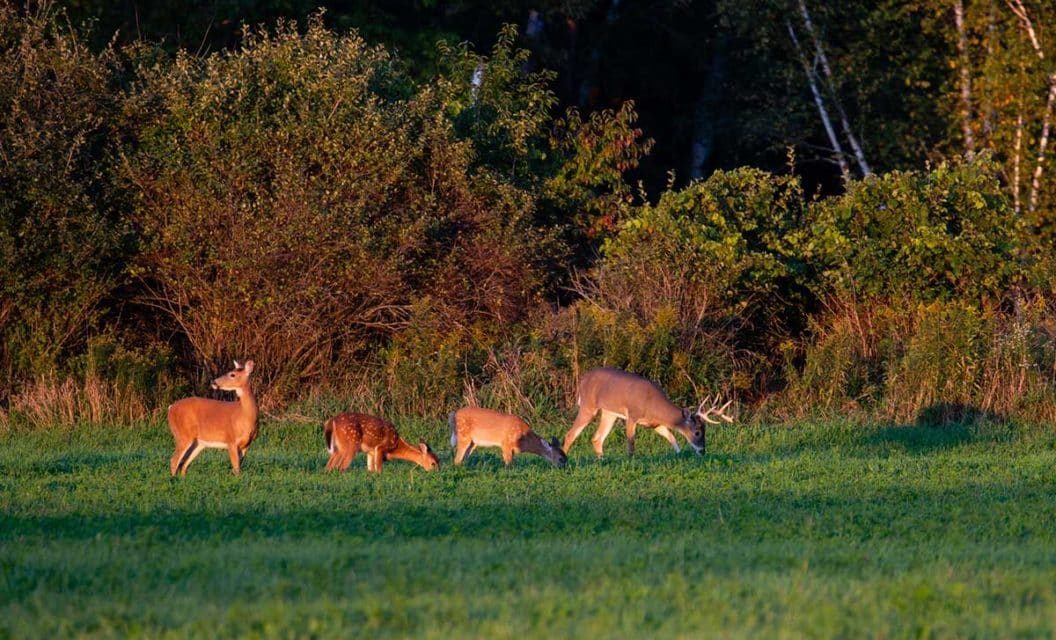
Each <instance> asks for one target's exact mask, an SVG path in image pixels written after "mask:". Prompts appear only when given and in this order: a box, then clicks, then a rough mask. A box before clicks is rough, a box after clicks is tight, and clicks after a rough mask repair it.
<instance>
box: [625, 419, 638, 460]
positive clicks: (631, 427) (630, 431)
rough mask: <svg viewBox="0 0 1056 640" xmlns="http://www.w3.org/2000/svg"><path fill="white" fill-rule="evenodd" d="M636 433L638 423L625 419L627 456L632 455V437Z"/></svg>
mask: <svg viewBox="0 0 1056 640" xmlns="http://www.w3.org/2000/svg"><path fill="white" fill-rule="evenodd" d="M637 431H638V423H637V422H635V421H634V420H631V419H630V418H627V455H628V456H633V455H634V436H635V434H636V433H637Z"/></svg>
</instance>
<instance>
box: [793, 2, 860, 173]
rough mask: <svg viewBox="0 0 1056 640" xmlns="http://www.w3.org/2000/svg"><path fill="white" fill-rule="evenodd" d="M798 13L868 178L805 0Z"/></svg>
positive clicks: (856, 141)
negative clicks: (812, 42)
mask: <svg viewBox="0 0 1056 640" xmlns="http://www.w3.org/2000/svg"><path fill="white" fill-rule="evenodd" d="M799 12H800V14H802V15H803V24H805V25H806V27H807V33H808V34H810V38H811V40H813V41H814V51H815V53H816V55H817V58H818V61H819V62H821V70H822V71H824V72H825V78H826V84H827V86H828V89H829V97H831V98H832V103H833V104H834V105H836V113H838V114H839V116H840V125H841V126H842V127H843V134H844V135H845V136H847V141H848V142H849V143H850V144H851V150H852V151H853V152H854V159H855V160H856V161H857V162H858V169H859V170H860V171H861V172H862V175H863V176H868V175H869V174H871V173H872V172H873V171H872V169H870V168H869V163H868V162H866V161H865V153H864V152H863V151H862V145H860V144H858V138H857V137H856V136H855V135H854V132H853V131H852V130H851V123H850V121H849V119H848V118H847V112H846V111H844V110H843V104H842V103H841V102H840V98H839V96H837V95H836V84H835V82H834V80H833V75H832V68H831V67H829V58H828V56H826V55H825V49H824V48H823V47H822V46H821V38H820V37H819V36H818V34H817V31H815V30H814V21H813V20H811V19H810V12H809V11H807V3H806V0H799Z"/></svg>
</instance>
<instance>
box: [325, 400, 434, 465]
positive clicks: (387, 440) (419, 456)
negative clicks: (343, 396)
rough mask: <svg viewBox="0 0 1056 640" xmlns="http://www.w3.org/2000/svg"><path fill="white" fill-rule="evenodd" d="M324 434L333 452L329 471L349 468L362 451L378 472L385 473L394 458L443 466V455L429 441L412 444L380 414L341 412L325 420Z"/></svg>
mask: <svg viewBox="0 0 1056 640" xmlns="http://www.w3.org/2000/svg"><path fill="white" fill-rule="evenodd" d="M323 436H324V438H325V439H326V450H327V451H329V452H330V460H329V461H328V462H327V463H326V470H327V471H335V470H337V471H345V470H346V469H348V466H349V465H350V464H352V459H353V458H355V457H356V455H357V454H358V453H359V452H360V451H362V452H363V453H366V454H367V471H372V472H374V473H381V467H382V465H383V464H384V463H385V461H386V460H393V459H395V460H407V461H410V462H413V463H415V464H417V465H418V466H420V467H421V468H423V469H425V470H426V471H433V470H434V469H437V468H438V467H439V466H440V459H439V458H437V457H436V454H435V453H433V450H432V449H430V448H429V445H427V444H426V443H424V442H420V443H419V444H418V446H417V447H415V446H414V445H411V444H409V443H408V442H407V441H406V440H404V439H403V438H401V437H400V435H399V434H398V433H397V432H396V427H395V426H394V425H393V424H392V423H391V422H389V421H388V420H385V419H384V418H379V417H377V416H372V415H368V414H365V413H354V412H345V413H339V414H338V415H336V416H334V417H333V418H330V419H329V420H327V421H326V422H325V423H324V424H323Z"/></svg>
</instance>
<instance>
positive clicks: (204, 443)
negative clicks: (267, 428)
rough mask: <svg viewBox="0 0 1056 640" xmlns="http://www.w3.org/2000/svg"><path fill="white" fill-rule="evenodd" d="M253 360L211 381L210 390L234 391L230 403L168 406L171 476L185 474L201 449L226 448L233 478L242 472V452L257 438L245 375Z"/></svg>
mask: <svg viewBox="0 0 1056 640" xmlns="http://www.w3.org/2000/svg"><path fill="white" fill-rule="evenodd" d="M251 373H253V361H252V360H247V361H246V364H245V365H240V364H238V361H237V360H235V368H234V369H232V370H231V371H228V372H227V373H225V374H224V375H222V376H220V377H219V378H217V379H216V380H213V383H212V385H211V386H212V388H213V389H223V390H224V391H234V392H235V395H236V396H237V399H236V400H235V401H234V402H225V401H223V400H210V399H208V398H184V399H183V400H177V401H176V402H173V403H172V404H171V405H169V413H168V417H169V429H170V430H172V437H173V439H175V440H176V452H175V453H173V454H172V461H171V463H170V465H169V467H170V470H171V471H172V475H174V476H175V475H176V474H177V473H179V474H180V475H183V476H185V475H187V467H188V466H190V464H191V463H192V462H194V459H195V458H197V457H198V454H199V453H201V452H202V451H203V450H205V449H227V452H228V454H229V455H230V456H231V470H232V471H233V472H234V473H235V474H236V475H237V474H238V473H239V471H241V469H242V458H243V457H244V456H245V455H246V449H248V448H249V445H250V444H252V443H253V439H254V438H256V437H257V400H256V398H254V397H253V391H252V390H251V389H250V388H249V374H251Z"/></svg>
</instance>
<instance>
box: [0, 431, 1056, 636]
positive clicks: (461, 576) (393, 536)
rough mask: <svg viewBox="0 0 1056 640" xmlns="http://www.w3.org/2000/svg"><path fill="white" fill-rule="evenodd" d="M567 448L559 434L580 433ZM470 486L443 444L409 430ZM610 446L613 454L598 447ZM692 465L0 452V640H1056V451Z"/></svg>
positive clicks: (791, 454)
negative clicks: (129, 639)
mask: <svg viewBox="0 0 1056 640" xmlns="http://www.w3.org/2000/svg"><path fill="white" fill-rule="evenodd" d="M565 426H566V425H550V426H544V427H542V428H541V429H540V431H541V432H543V433H547V434H550V433H555V434H556V433H560V432H562V431H563V429H564V428H565ZM403 430H404V431H405V432H407V434H408V435H411V436H415V437H417V436H419V435H426V436H427V438H428V439H429V440H430V441H431V442H432V443H433V445H434V447H436V448H438V450H440V453H441V459H442V461H443V462H444V463H449V461H450V455H451V454H450V451H449V450H448V447H447V445H446V427H442V426H441V424H440V423H439V422H436V423H432V424H426V423H416V424H403ZM587 435H588V436H589V432H588V433H587ZM709 435H710V438H709V451H710V453H709V454H708V455H707V456H705V457H703V458H699V457H696V456H694V455H692V454H687V453H683V454H681V455H675V454H673V453H671V452H670V451H669V450H668V449H666V444H665V443H663V442H662V441H661V440H660V439H659V438H658V437H656V436H655V435H653V434H650V433H648V432H645V433H642V434H641V435H640V436H639V456H638V457H636V458H635V459H633V460H629V459H627V458H626V456H625V454H624V450H623V443H622V435H621V434H620V432H619V431H617V432H615V433H614V436H613V437H612V438H610V440H609V456H610V457H609V458H608V459H606V460H604V461H601V462H599V461H597V460H595V459H594V458H593V456H592V455H588V453H589V451H590V448H589V439H588V438H584V439H581V440H580V442H579V443H577V446H576V448H575V449H574V450H573V456H572V460H571V461H570V465H569V468H567V469H564V470H555V469H552V468H550V467H549V466H548V465H546V464H545V463H544V462H543V461H541V460H540V459H538V458H531V457H521V458H518V459H517V460H516V461H515V463H514V467H513V468H511V469H504V468H502V465H501V461H500V460H499V458H498V452H497V451H496V450H481V451H479V452H478V453H477V454H475V455H474V457H473V458H472V459H471V460H470V463H469V464H468V466H467V467H464V468H460V469H456V468H454V467H451V466H450V465H449V464H447V465H445V466H444V467H443V468H442V469H441V470H440V471H439V472H437V473H434V474H427V473H425V472H423V471H421V470H420V469H417V468H415V467H411V466H410V465H408V464H406V463H402V462H391V463H389V464H388V465H387V466H386V470H385V472H384V474H383V475H381V476H380V477H373V476H368V475H367V473H366V471H365V469H364V464H365V463H364V459H363V458H362V456H361V457H360V458H358V459H357V461H356V462H355V463H354V466H353V468H352V469H351V470H350V471H349V472H348V473H346V474H343V475H341V474H334V475H326V474H324V473H322V467H323V465H324V463H325V460H326V454H325V452H324V451H323V448H322V437H321V433H320V428H319V427H318V426H306V425H284V424H274V423H267V424H265V425H264V427H263V431H262V435H261V437H260V439H259V440H258V441H257V442H256V443H255V444H254V446H253V447H252V448H251V449H250V451H249V454H248V455H247V458H246V462H245V467H244V471H243V475H242V476H241V477H238V478H236V477H233V476H232V475H231V474H230V473H229V471H228V462H227V457H226V454H224V453H223V452H220V451H209V452H206V453H204V454H203V455H202V456H201V457H200V458H199V459H198V460H197V461H196V462H195V463H194V465H192V466H191V468H190V472H189V475H188V477H187V478H186V479H185V480H182V481H174V480H171V479H170V478H169V477H168V459H169V455H170V453H171V450H170V448H169V447H170V444H171V443H170V437H169V434H168V431H167V429H166V428H165V427H163V426H161V425H157V426H152V427H149V428H147V427H143V428H137V429H114V430H104V429H101V428H92V429H82V430H74V431H67V430H58V429H56V430H54V431H46V432H43V431H38V432H32V433H9V434H6V435H2V436H0V637H12V638H26V637H55V636H60V637H64V636H100V637H125V636H149V637H159V636H161V637H164V636H175V637H182V636H197V637H214V636H240V637H342V638H344V637H353V636H356V637H372V638H373V637H399V636H415V637H486V638H508V637H516V638H528V637H569V636H573V635H578V636H579V637H583V638H594V637H643V636H648V637H701V636H722V637H753V638H754V637H803V636H809V637H833V636H835V637H860V636H870V637H956V638H964V637H1009V636H1051V635H1052V634H1053V633H1056V436H1054V435H1052V434H1050V433H1048V432H1043V431H1041V430H1038V429H1035V430H1031V431H1029V432H1025V433H1024V432H1020V431H1017V430H1014V429H1010V428H952V429H945V430H933V429H922V428H916V427H905V428H861V427H853V426H845V425H824V426H803V427H797V428H783V427H773V428H744V427H724V428H720V429H715V430H713V432H712V433H711V434H709Z"/></svg>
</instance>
